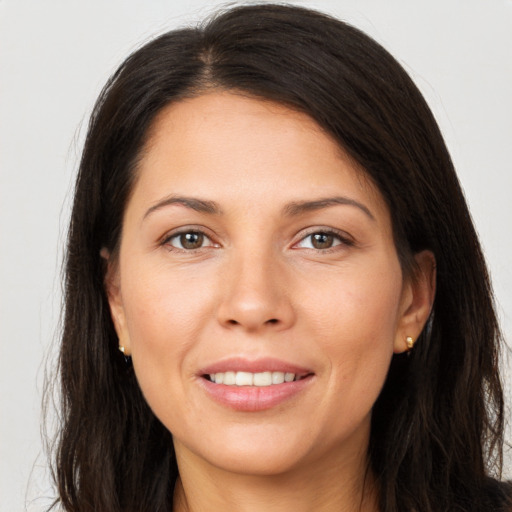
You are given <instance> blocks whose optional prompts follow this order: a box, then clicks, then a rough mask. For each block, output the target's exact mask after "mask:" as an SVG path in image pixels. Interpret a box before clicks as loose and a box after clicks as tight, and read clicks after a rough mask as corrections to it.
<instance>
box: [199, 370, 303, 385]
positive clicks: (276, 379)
mask: <svg viewBox="0 0 512 512" xmlns="http://www.w3.org/2000/svg"><path fill="white" fill-rule="evenodd" d="M308 375H310V374H309V373H303V374H300V373H293V372H279V371H277V372H275V371H274V372H273V371H263V372H257V373H252V372H243V371H226V372H218V373H210V374H205V375H203V378H204V379H206V380H208V381H210V382H213V383H214V384H224V385H225V386H256V387H266V386H275V385H279V384H283V383H285V382H296V381H298V380H302V379H304V378H306V377H307V376H308Z"/></svg>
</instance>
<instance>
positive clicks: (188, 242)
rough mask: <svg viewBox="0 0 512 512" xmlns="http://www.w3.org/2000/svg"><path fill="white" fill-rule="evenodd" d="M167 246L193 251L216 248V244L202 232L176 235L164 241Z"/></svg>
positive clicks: (187, 232) (185, 232)
mask: <svg viewBox="0 0 512 512" xmlns="http://www.w3.org/2000/svg"><path fill="white" fill-rule="evenodd" d="M164 244H165V245H170V246H171V247H174V248H176V249H181V250H185V251H193V250H195V249H201V248H203V247H208V246H215V244H214V243H213V242H212V241H211V240H210V239H209V238H208V237H207V236H206V235H205V234H204V233H202V232H201V231H184V232H181V233H175V234H174V235H171V236H169V237H168V238H166V239H165V240H164Z"/></svg>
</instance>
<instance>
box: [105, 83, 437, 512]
mask: <svg viewBox="0 0 512 512" xmlns="http://www.w3.org/2000/svg"><path fill="white" fill-rule="evenodd" d="M177 196H180V197H187V198H195V199H200V200H203V201H214V202H215V203H216V206H217V208H218V210H219V211H218V212H216V213H211V212H206V211H196V209H194V208H192V207H191V203H190V202H189V203H187V204H184V203H183V202H170V203H169V204H165V200H166V199H169V198H176V197H177ZM333 197H337V198H339V197H342V198H345V199H348V200H349V201H348V203H349V204H339V203H335V204H331V203H329V204H323V205H322V204H321V205H318V204H317V205H316V207H315V208H309V209H302V210H300V209H298V208H295V211H291V210H294V208H292V207H290V205H291V204H296V203H298V202H304V201H317V200H322V199H325V198H333ZM162 201H163V203H162ZM356 203H357V204H356ZM297 210H300V211H297ZM190 232H202V233H204V235H202V236H203V238H202V242H201V239H200V238H199V239H198V238H197V236H196V240H198V244H196V246H194V247H196V248H184V247H183V245H180V242H183V240H184V239H183V237H181V238H180V236H179V235H178V234H179V233H190ZM329 232H334V233H335V234H333V235H331V236H332V238H325V237H324V238H323V239H322V240H323V241H325V240H327V242H326V243H325V244H324V245H321V244H320V246H319V244H318V243H316V245H315V242H314V240H315V239H313V238H312V233H329ZM177 233H178V234H177ZM317 238H318V237H317ZM320 238H321V236H320ZM329 245H331V246H330V247H329ZM187 247H189V246H187ZM104 256H105V257H107V258H108V254H106V253H104ZM416 260H417V263H418V267H419V271H418V275H417V276H416V279H414V280H411V279H407V278H406V277H404V275H403V273H402V269H401V266H400V263H399V260H398V257H397V252H396V248H395V246H394V242H393V237H392V226H391V220H390V214H389V211H388V208H387V206H386V204H385V202H384V200H383V198H382V196H381V194H380V193H379V192H378V190H376V188H375V187H374V186H373V185H372V184H371V183H370V182H369V180H368V179H366V178H365V176H364V173H363V172H362V170H361V169H359V168H358V166H357V165H356V164H355V163H354V162H353V161H352V160H351V159H350V158H349V157H348V156H347V155H346V154H345V153H344V152H343V151H342V150H340V148H339V147H338V145H337V144H336V143H335V142H334V141H333V140H332V139H331V138H330V137H329V136H328V135H326V134H325V133H324V132H323V131H322V130H321V129H320V128H319V126H318V125H317V124H316V123H315V122H314V121H313V120H312V119H311V118H309V117H308V116H306V115H304V114H302V113H297V112H294V111H292V110H290V109H288V108H286V107H284V106H281V105H277V104H274V103H271V102H266V101H262V100H257V99H253V98H248V97H246V96H243V95H241V94H235V93H228V92H220V91H217V92H211V93H208V94H204V95H201V96H199V97H196V98H193V99H188V100H184V101H181V102H178V103H175V104H172V105H170V106H168V107H166V108H165V109H164V110H163V111H162V112H160V114H159V115H158V117H157V119H156V121H155V122H154V124H153V127H152V129H151V132H150V135H149V142H148V144H147V146H146V148H145V151H144V154H143V157H142V160H141V163H140V166H139V169H138V179H137V181H136V184H135V187H134V190H133V194H132V196H131V198H130V200H129V203H128V205H127V208H126V211H125V215H124V221H123V230H122V237H121V244H120V250H119V256H118V258H117V259H116V261H109V271H108V275H107V291H108V295H109V301H110V306H111V312H112V318H113V320H114V324H115V327H116V330H117V333H118V336H119V340H120V345H123V346H124V347H125V353H126V354H131V355H132V358H133V364H134V368H135V372H136V375H137V379H138V381H139V384H140V386H141V389H142V391H143V393H144V396H145V398H146V399H147V401H148V403H149V405H150V407H151V408H152V409H153V411H154V412H155V414H156V415H157V416H158V418H159V419H160V420H161V421H162V422H163V424H164V425H165V426H166V427H167V428H168V429H169V430H170V431H171V432H172V433H173V438H174V444H175V450H176V455H177V459H178V465H179V469H180V480H179V481H178V483H177V486H176V493H175V508H176V509H177V510H191V511H203V510H215V509H216V508H215V507H222V508H220V510H226V511H230V510H237V511H245V512H248V511H256V510H257V511H261V510H267V511H277V510H294V511H312V510H315V511H330V510H337V511H340V510H346V511H348V510H367V511H371V510H377V506H376V497H377V491H376V489H375V486H374V485H373V478H372V475H371V474H369V473H368V474H367V473H366V456H365V454H366V450H367V446H368V439H369V431H370V419H371V409H372V406H373V404H374V402H375V400H376V399H377V397H378V394H379V392H380V390H381V388H382V386H383V383H384V380H385V377H386V373H387V370H388V367H389V364H390V360H391V357H392V355H393V352H403V351H405V350H406V337H407V336H411V337H413V338H414V339H416V338H417V336H418V335H419V333H420V332H421V330H422V328H423V326H424V324H425V322H426V319H427V318H428V314H429V312H430V308H431V305H432V301H433V296H434V284H433V283H434V277H435V276H434V270H433V257H432V255H431V254H430V253H428V252H424V253H420V254H418V255H416ZM232 356H238V357H242V358H244V359H246V360H254V359H258V358H262V357H273V358H277V359H279V360H283V361H286V362H288V363H290V364H296V365H299V366H301V367H305V368H307V369H308V370H309V371H310V377H309V379H308V382H307V385H306V386H304V388H303V389H302V390H301V391H300V392H299V393H297V394H296V395H294V396H293V397H292V398H290V399H288V400H285V401H284V402H283V403H279V404H278V405H277V406H275V407H271V408H270V409H266V410H262V411H257V412H246V411H239V410H234V409H232V408H229V407H226V406H225V405H222V404H219V403H218V402H216V401H214V400H213V399H212V398H211V397H210V396H209V395H208V393H206V392H205V390H204V387H203V386H202V385H201V384H202V383H201V379H203V377H202V376H201V375H198V372H199V371H200V369H201V368H205V367H206V366H207V365H209V364H212V363H214V362H217V361H222V360H225V359H226V358H229V357H232ZM365 474H366V475H367V476H366V480H365V478H364V477H365ZM363 486H364V491H363Z"/></svg>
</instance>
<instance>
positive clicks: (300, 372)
mask: <svg viewBox="0 0 512 512" xmlns="http://www.w3.org/2000/svg"><path fill="white" fill-rule="evenodd" d="M198 377H200V378H199V382H200V383H201V384H202V385H201V387H202V389H203V390H204V391H205V392H206V394H207V396H209V397H210V398H211V399H213V400H214V401H215V402H217V403H218V404H220V405H223V406H225V407H228V408H229V409H232V410H236V411H240V412H257V411H264V410H269V409H272V408H274V407H276V406H279V405H284V404H285V403H287V402H288V401H290V400H291V399H292V398H294V397H298V396H302V394H303V393H306V392H307V390H308V389H311V387H312V386H313V383H314V381H315V373H313V372H312V371H311V370H308V369H306V368H301V367H299V366H296V365H294V364H289V363H287V362H285V361H281V360H277V359H272V358H265V359H259V360H256V361H249V360H247V359H243V358H231V359H229V360H224V361H220V362H218V363H215V364H212V365H210V366H208V367H206V368H203V369H202V371H200V372H199V374H198ZM291 403H293V402H291Z"/></svg>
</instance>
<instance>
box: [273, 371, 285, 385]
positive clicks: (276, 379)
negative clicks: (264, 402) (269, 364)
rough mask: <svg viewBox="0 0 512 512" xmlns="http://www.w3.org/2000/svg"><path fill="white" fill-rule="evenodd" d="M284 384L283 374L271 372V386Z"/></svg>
mask: <svg viewBox="0 0 512 512" xmlns="http://www.w3.org/2000/svg"><path fill="white" fill-rule="evenodd" d="M283 382H284V373H283V372H272V384H282V383H283Z"/></svg>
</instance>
